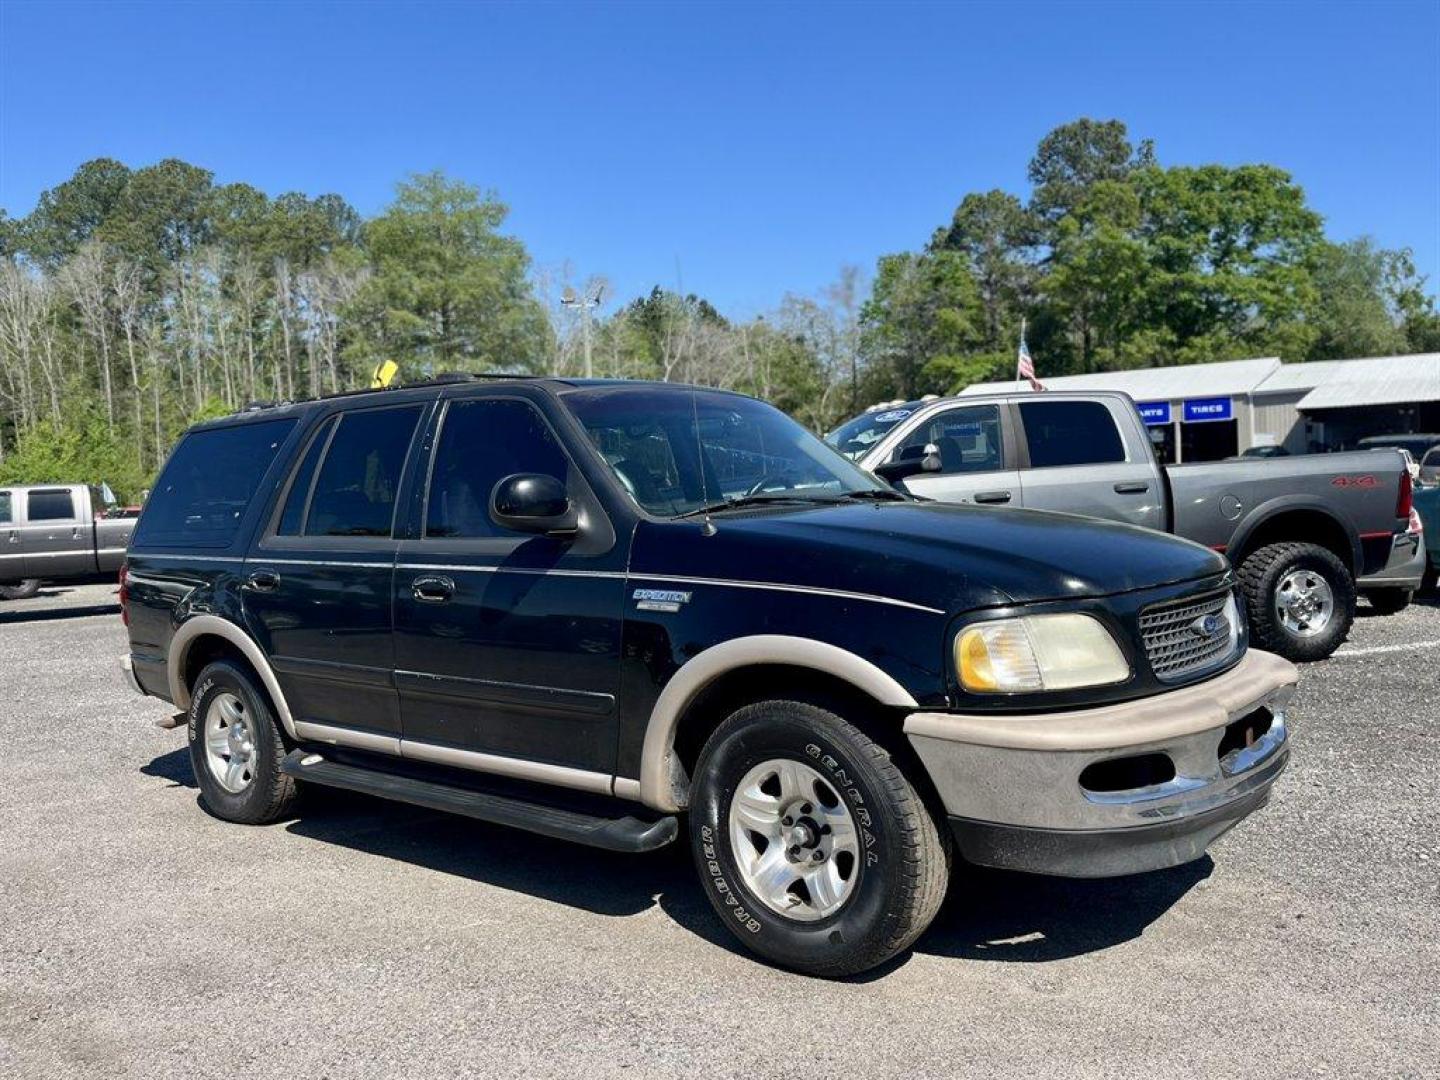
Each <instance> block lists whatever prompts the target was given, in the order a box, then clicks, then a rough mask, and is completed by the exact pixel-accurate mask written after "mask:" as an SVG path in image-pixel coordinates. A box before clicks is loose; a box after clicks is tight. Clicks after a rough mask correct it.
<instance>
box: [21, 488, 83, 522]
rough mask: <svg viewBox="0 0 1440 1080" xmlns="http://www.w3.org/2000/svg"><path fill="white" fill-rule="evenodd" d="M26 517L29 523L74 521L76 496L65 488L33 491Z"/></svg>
mask: <svg viewBox="0 0 1440 1080" xmlns="http://www.w3.org/2000/svg"><path fill="white" fill-rule="evenodd" d="M26 516H27V520H29V521H73V520H74V519H75V496H74V495H73V494H72V493H71V492H69V491H66V490H65V489H64V488H59V489H56V490H53V491H32V492H30V501H29V504H28V508H27V515H26Z"/></svg>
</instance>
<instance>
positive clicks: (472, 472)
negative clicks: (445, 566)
mask: <svg viewBox="0 0 1440 1080" xmlns="http://www.w3.org/2000/svg"><path fill="white" fill-rule="evenodd" d="M569 468H570V463H569V460H568V459H567V458H566V457H565V452H564V451H563V450H562V449H561V448H560V444H559V443H558V442H557V441H556V440H555V436H554V435H553V434H551V432H550V428H549V426H548V425H547V424H546V423H545V420H544V418H543V417H542V416H541V415H540V413H539V412H537V411H536V410H535V408H534V407H533V406H531V405H529V404H528V403H526V402H523V401H516V400H515V399H513V398H509V399H503V398H496V399H478V400H473V401H452V402H451V403H450V405H449V407H448V408H447V409H446V411H445V418H444V420H443V421H442V423H441V425H440V444H439V446H438V447H437V448H436V450H435V464H434V467H433V468H432V469H431V471H430V490H429V493H428V495H427V498H426V502H425V535H426V536H427V537H430V538H431V539H435V538H470V537H485V536H511V535H514V534H513V533H511V531H510V530H508V529H502V528H500V526H498V525H496V524H495V523H494V522H493V521H491V520H490V493H491V492H492V491H493V490H494V489H495V485H496V484H498V483H499V482H500V481H501V480H503V479H505V477H507V476H513V475H514V474H515V473H543V474H545V475H546V476H553V477H556V478H557V479H559V480H560V481H562V482H563V481H564V480H565V479H566V474H567V473H568V472H569Z"/></svg>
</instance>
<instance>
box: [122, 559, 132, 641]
mask: <svg viewBox="0 0 1440 1080" xmlns="http://www.w3.org/2000/svg"><path fill="white" fill-rule="evenodd" d="M120 621H121V622H122V623H124V624H125V625H126V626H129V625H130V564H129V563H121V564H120Z"/></svg>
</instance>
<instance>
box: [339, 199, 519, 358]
mask: <svg viewBox="0 0 1440 1080" xmlns="http://www.w3.org/2000/svg"><path fill="white" fill-rule="evenodd" d="M506 213H507V209H506V207H505V205H504V204H503V203H501V202H500V201H499V200H498V199H497V198H495V196H494V195H493V194H488V193H487V194H482V193H481V192H480V190H479V189H478V188H475V187H472V186H471V185H469V184H465V183H461V182H459V181H453V180H449V179H447V178H446V177H445V176H444V175H443V174H441V173H438V172H434V173H425V174H417V175H415V176H412V177H411V178H410V179H409V180H407V181H405V182H403V183H401V184H399V185H398V186H397V188H396V195H395V201H394V202H392V203H391V204H390V206H389V207H388V208H387V209H386V210H385V212H384V213H383V214H381V215H380V216H379V217H378V218H375V219H374V220H372V221H370V222H369V223H368V224H367V226H366V228H365V236H364V238H365V243H366V245H367V247H368V250H369V255H370V259H371V264H372V266H373V271H374V273H373V276H372V277H371V279H370V280H369V282H368V283H367V284H366V285H365V286H364V288H363V289H362V290H361V294H360V296H359V297H358V298H357V301H356V303H355V305H354V307H355V308H356V309H358V310H359V312H360V313H361V314H362V317H363V314H364V313H365V312H367V311H368V312H369V313H371V314H372V315H373V316H374V321H375V323H376V325H378V327H379V331H380V337H379V340H377V341H369V342H365V343H364V344H363V345H361V346H359V347H360V348H361V349H363V350H368V351H369V352H371V353H372V354H373V355H375V356H383V357H388V358H391V359H396V360H397V361H410V362H412V363H414V364H415V365H418V367H419V368H420V370H430V371H434V370H442V369H446V368H450V367H453V366H456V365H463V366H466V367H471V368H483V369H492V370H504V371H517V370H518V371H528V370H532V369H534V368H536V367H537V366H538V363H539V361H540V359H541V357H542V356H543V355H545V352H546V334H547V333H548V328H547V325H546V322H545V315H544V312H543V311H542V310H541V308H540V305H539V304H538V303H537V302H536V301H535V298H534V296H533V294H532V292H531V287H530V283H529V281H528V279H527V277H526V271H527V269H528V268H529V257H528V256H527V255H526V253H525V247H524V245H523V244H521V242H520V241H519V240H517V239H515V238H514V237H510V236H502V235H501V234H500V233H499V231H498V230H499V228H500V226H501V225H502V224H503V223H504V220H505V217H506Z"/></svg>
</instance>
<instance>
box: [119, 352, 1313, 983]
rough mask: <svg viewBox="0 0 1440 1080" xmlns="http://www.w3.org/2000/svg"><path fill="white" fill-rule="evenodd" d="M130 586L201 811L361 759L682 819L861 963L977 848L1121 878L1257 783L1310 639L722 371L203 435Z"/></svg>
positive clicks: (140, 671) (270, 418) (339, 774)
mask: <svg viewBox="0 0 1440 1080" xmlns="http://www.w3.org/2000/svg"><path fill="white" fill-rule="evenodd" d="M122 600H123V604H124V611H125V615H126V618H127V621H128V625H129V628H130V649H131V651H130V654H129V656H128V657H126V658H125V667H126V670H127V671H128V672H129V673H130V677H131V680H132V682H133V684H134V685H135V687H136V689H138V690H139V691H141V692H142V693H146V694H152V695H155V696H157V697H160V698H164V699H165V700H167V701H170V702H173V703H174V704H175V705H176V706H178V707H179V708H181V709H183V710H185V711H186V714H187V717H186V718H182V717H177V718H176V720H175V721H174V722H173V723H174V724H175V725H176V726H178V724H179V723H181V722H184V721H185V720H186V719H187V718H188V730H189V739H190V754H191V760H192V762H193V765H194V769H195V775H196V777H197V779H198V781H199V784H200V790H201V796H202V798H203V800H204V802H205V804H206V806H207V807H208V808H209V809H210V810H211V811H213V812H214V813H215V814H217V815H219V816H221V817H223V818H226V819H229V820H231V821H237V822H243V823H249V824H258V823H262V822H269V821H274V820H275V819H277V818H279V817H281V816H282V815H287V814H289V813H291V810H292V804H293V802H294V799H295V795H296V792H297V789H298V786H299V784H298V783H297V782H305V783H314V784H321V785H330V786H335V787H342V788H349V789H352V790H356V791H362V792H369V793H371V794H375V795H381V796H385V797H388V798H393V799H400V800H405V801H408V802H412V803H417V804H420V805H424V806H429V807H438V808H443V809H445V810H451V811H455V812H457V813H461V814H468V815H470V816H472V817H476V818H481V819H484V820H487V821H495V822H503V823H505V824H509V825H513V826H516V827H519V828H522V829H529V830H531V831H533V832H537V833H544V834H546V835H549V836H558V837H565V838H568V839H572V840H576V841H580V842H582V843H588V844H595V845H599V846H602V847H607V848H612V849H616V850H623V851H644V850H648V849H651V848H655V847H659V846H660V845H663V844H666V843H669V842H670V841H671V840H674V839H675V838H676V837H677V836H678V835H679V832H680V826H679V822H678V819H677V817H676V816H675V815H677V814H679V813H680V812H682V811H684V812H688V834H689V843H690V846H691V848H692V851H693V853H694V857H695V861H696V864H697V866H698V868H699V872H700V877H701V879H702V881H703V883H704V888H705V892H706V893H707V895H708V896H709V897H710V900H711V902H712V904H713V905H714V906H715V909H716V911H717V912H719V913H720V916H721V918H722V919H723V921H724V922H725V924H726V925H727V926H729V927H730V928H731V930H732V931H734V932H735V934H736V935H737V936H738V937H739V938H740V939H741V940H742V941H744V942H745V943H746V945H748V946H749V947H751V948H753V949H754V950H756V951H757V952H759V953H761V954H763V955H764V956H766V957H768V958H770V959H772V960H774V961H776V962H778V963H781V964H783V965H786V966H788V967H791V968H795V969H798V970H803V971H808V972H813V973H818V974H827V975H838V974H844V973H849V972H856V971H860V970H863V969H865V968H868V967H870V966H873V965H875V964H878V963H880V962H881V961H883V960H885V959H886V958H888V957H890V956H892V955H894V954H895V953H896V952H897V951H899V950H901V949H903V948H905V947H907V946H908V945H909V944H910V943H911V942H913V941H914V940H915V938H916V937H917V936H918V935H919V934H920V933H921V931H922V930H924V929H925V927H926V925H927V924H928V923H929V921H930V920H931V918H932V917H933V916H934V914H935V912H936V910H937V909H938V907H939V906H940V902H941V899H942V897H943V896H944V893H945V889H946V886H947V883H948V881H949V877H950V871H951V859H952V849H953V848H955V847H958V849H959V853H960V854H961V855H962V856H964V858H965V859H967V860H969V861H970V862H973V863H981V864H988V865H992V866H1004V867H1012V868H1018V869H1022V870H1030V871H1038V872H1044V873H1054V874H1064V875H1080V876H1101V875H1112V874H1125V873H1131V872H1134V871H1138V870H1146V869H1153V868H1158V867H1164V866H1172V865H1175V864H1177V863H1181V862H1185V861H1187V860H1190V859H1195V858H1198V857H1199V856H1200V855H1201V854H1202V853H1203V852H1204V851H1205V849H1206V847H1207V845H1208V844H1209V843H1210V842H1211V841H1212V840H1214V839H1215V838H1216V837H1217V836H1219V835H1220V834H1221V833H1223V832H1224V831H1225V830H1226V829H1228V828H1229V827H1230V826H1232V825H1234V824H1235V823H1236V822H1237V821H1239V820H1240V819H1241V818H1243V817H1245V816H1246V815H1247V814H1248V813H1249V812H1250V811H1251V810H1253V809H1255V808H1256V807H1258V806H1260V805H1261V804H1262V803H1263V802H1264V801H1265V800H1266V798H1267V797H1268V794H1269V790H1270V786H1271V784H1272V782H1273V781H1274V779H1275V777H1276V776H1277V775H1278V774H1279V773H1280V771H1281V769H1282V768H1283V767H1284V765H1285V761H1286V758H1287V754H1288V744H1287V743H1286V729H1285V715H1284V711H1283V710H1284V706H1285V704H1286V702H1287V701H1288V700H1289V698H1290V695H1291V693H1292V690H1293V685H1294V683H1295V672H1294V669H1293V668H1292V667H1291V666H1290V664H1288V663H1287V662H1285V661H1283V660H1280V659H1278V658H1276V657H1273V656H1270V655H1268V654H1266V653H1263V652H1259V651H1257V650H1249V651H1248V652H1247V650H1246V640H1245V628H1244V619H1243V616H1242V613H1241V610H1240V607H1239V605H1238V601H1237V597H1236V591H1235V587H1234V583H1233V579H1232V576H1231V571H1230V569H1229V567H1228V565H1227V564H1226V562H1225V560H1224V558H1223V557H1221V556H1219V555H1216V554H1215V553H1213V552H1211V551H1208V550H1206V549H1205V548H1202V547H1200V546H1198V545H1196V544H1191V543H1189V542H1187V541H1183V540H1177V539H1174V538H1172V537H1167V536H1163V535H1160V534H1158V533H1153V532H1148V531H1144V530H1141V529H1137V528H1133V527H1130V526H1126V525H1119V524H1111V523H1104V522H1096V521H1089V520H1084V519H1081V518H1076V517H1071V516H1068V515H1059V514H1048V513H1040V512H1034V511H1026V510H1008V509H997V508H984V507H974V506H947V505H939V504H936V503H931V502H926V501H922V500H918V499H914V498H911V497H908V496H905V495H902V494H899V493H897V492H896V491H894V490H892V489H891V488H889V487H887V486H886V485H884V484H883V483H882V482H880V481H878V480H877V479H875V478H874V477H873V476H871V475H870V474H868V473H866V472H863V471H861V470H860V469H859V468H857V467H856V466H854V465H852V464H851V463H850V462H848V461H846V460H845V459H844V458H843V457H841V456H840V455H839V454H837V453H836V452H834V451H833V450H831V449H830V448H829V447H827V446H825V445H824V444H823V443H822V442H820V440H819V439H817V438H815V437H814V436H812V435H811V434H810V433H809V432H807V431H806V430H805V429H803V428H802V427H801V426H800V425H798V424H796V423H794V422H793V421H792V420H790V419H789V418H787V417H786V416H785V415H784V414H782V413H780V412H778V411H777V410H775V409H773V408H771V407H770V406H768V405H765V404H763V403H761V402H759V401H755V400H753V399H750V398H747V397H743V396H741V395H738V394H732V393H726V392H723V391H716V390H706V389H698V388H692V387H682V386H675V385H664V384H647V383H622V382H605V381H563V380H555V379H519V378H516V379H482V378H467V379H464V380H448V381H439V382H436V383H431V384H424V385H419V386H410V387H405V388H400V389H392V390H380V391H369V392H362V393H356V394H350V395H341V396H338V397H333V398H328V399H322V400H318V401H311V402H303V403H299V404H286V405H281V406H276V407H271V408H259V409H253V410H250V411H247V412H245V413H242V414H239V415H236V416H233V417H230V418H227V419H224V420H218V421H213V422H210V423H206V424H202V425H199V426H197V427H195V428H193V429H191V430H190V431H189V432H188V433H187V434H186V435H185V436H184V438H183V439H182V440H181V442H180V443H179V445H178V446H177V447H176V449H175V451H174V452H173V453H172V455H171V457H170V460H169V462H168V464H167V465H166V466H165V470H164V473H163V474H162V476H161V478H160V480H159V481H158V483H157V485H156V487H155V489H154V492H153V494H152V495H151V497H150V500H149V503H148V505H147V506H146V508H145V511H144V513H143V515H142V516H141V518H140V521H139V524H138V528H137V531H136V534H135V538H134V542H133V544H132V546H131V549H130V553H129V562H128V565H127V567H126V569H125V571H123V572H122Z"/></svg>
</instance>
